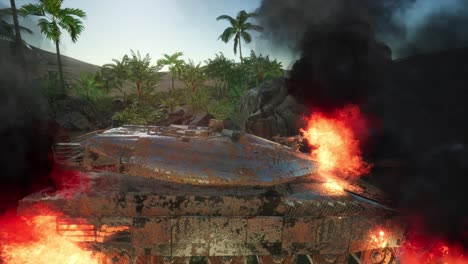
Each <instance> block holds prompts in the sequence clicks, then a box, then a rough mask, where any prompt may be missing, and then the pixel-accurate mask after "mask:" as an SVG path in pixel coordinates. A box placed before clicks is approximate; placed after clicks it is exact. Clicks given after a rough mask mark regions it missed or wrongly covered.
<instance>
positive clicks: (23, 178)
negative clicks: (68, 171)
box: [0, 41, 54, 214]
mask: <svg viewBox="0 0 468 264" xmlns="http://www.w3.org/2000/svg"><path fill="white" fill-rule="evenodd" d="M15 49H17V47H16V46H15V45H14V43H13V42H8V41H0V56H1V58H2V59H1V60H0V120H1V121H0V214H1V213H2V211H5V210H7V209H12V208H14V206H15V204H16V202H17V201H18V200H19V199H20V198H22V197H24V196H26V195H28V194H30V193H32V192H34V191H37V190H39V189H41V188H44V187H46V186H51V184H52V181H51V180H50V179H49V172H50V170H51V167H52V163H51V159H50V156H49V154H50V149H51V144H52V140H53V129H54V127H53V126H51V124H53V123H51V122H50V120H49V118H48V108H47V100H45V98H43V96H42V95H41V93H40V91H41V89H40V88H41V87H40V83H39V82H38V81H34V80H32V76H33V75H32V72H31V68H32V67H31V66H32V65H31V64H33V61H32V60H27V61H28V65H24V64H23V60H22V59H21V58H20V57H19V56H20V55H18V53H17V52H15ZM24 54H25V56H28V54H29V53H28V50H27V49H25V50H24Z"/></svg>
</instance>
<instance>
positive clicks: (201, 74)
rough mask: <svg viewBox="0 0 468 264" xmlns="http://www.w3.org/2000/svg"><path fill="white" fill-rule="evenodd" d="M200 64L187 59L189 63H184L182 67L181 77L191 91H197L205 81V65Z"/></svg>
mask: <svg viewBox="0 0 468 264" xmlns="http://www.w3.org/2000/svg"><path fill="white" fill-rule="evenodd" d="M200 64H201V63H200V62H199V63H198V64H195V62H193V60H189V63H187V64H185V65H184V66H183V69H182V75H181V77H182V78H181V79H182V81H183V82H184V83H185V85H186V86H187V88H188V89H189V91H190V92H192V93H194V92H197V91H198V89H199V88H200V87H201V86H202V84H203V83H204V82H205V81H206V74H205V67H203V66H200Z"/></svg>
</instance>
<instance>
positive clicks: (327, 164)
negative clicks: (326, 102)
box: [301, 106, 371, 177]
mask: <svg viewBox="0 0 468 264" xmlns="http://www.w3.org/2000/svg"><path fill="white" fill-rule="evenodd" d="M366 127H367V126H366V122H365V120H364V118H362V116H361V112H360V110H359V108H358V107H357V106H347V107H345V108H343V109H340V110H338V111H336V112H335V113H333V114H332V115H325V114H324V113H320V112H315V113H313V114H312V116H311V117H310V118H309V119H308V124H307V127H306V128H305V129H302V130H301V132H302V133H303V135H304V137H305V138H306V139H307V141H308V142H309V145H310V146H311V147H312V152H311V155H312V157H313V158H314V159H316V160H317V161H318V163H319V165H318V166H319V168H318V169H319V172H320V173H321V174H324V175H330V174H333V175H338V176H341V177H348V176H353V177H358V176H361V175H363V174H366V173H369V171H370V168H371V166H370V165H369V164H367V163H366V162H364V161H363V160H362V157H361V150H360V148H359V140H358V136H359V135H360V133H364V131H365V130H366Z"/></svg>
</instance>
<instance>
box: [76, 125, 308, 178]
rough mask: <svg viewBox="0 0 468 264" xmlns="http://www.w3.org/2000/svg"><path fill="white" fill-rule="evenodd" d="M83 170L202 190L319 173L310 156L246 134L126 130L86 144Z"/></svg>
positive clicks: (190, 129) (179, 129) (173, 129)
mask: <svg viewBox="0 0 468 264" xmlns="http://www.w3.org/2000/svg"><path fill="white" fill-rule="evenodd" d="M81 144H82V146H83V147H84V150H85V155H84V166H85V168H86V169H88V170H94V171H99V170H106V171H109V170H111V171H112V170H113V171H116V172H120V173H127V174H130V175H134V176H144V177H148V178H155V179H161V180H166V181H171V182H179V183H190V184H203V185H233V186H236V185H239V186H246V185H274V184H278V183H281V182H286V181H289V180H292V179H295V178H298V177H302V176H307V175H310V174H313V173H315V172H316V165H315V162H314V161H313V160H311V158H310V157H309V156H308V155H305V154H302V153H299V152H295V151H292V150H290V149H289V148H287V147H285V146H282V145H280V144H277V143H274V142H272V141H269V140H265V139H262V138H259V137H256V136H254V135H251V134H247V133H240V132H235V131H231V130H222V131H221V132H215V131H212V130H209V129H208V128H205V127H188V126H169V127H147V126H124V127H119V128H113V129H110V130H107V131H104V132H103V133H101V134H97V135H95V136H93V137H91V138H89V139H87V140H85V141H83V142H82V143H81Z"/></svg>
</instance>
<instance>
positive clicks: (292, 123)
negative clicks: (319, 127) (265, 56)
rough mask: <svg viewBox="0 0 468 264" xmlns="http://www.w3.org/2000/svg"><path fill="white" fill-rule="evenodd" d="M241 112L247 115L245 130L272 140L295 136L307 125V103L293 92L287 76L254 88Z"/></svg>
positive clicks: (247, 95) (248, 94)
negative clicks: (288, 86)
mask: <svg viewBox="0 0 468 264" xmlns="http://www.w3.org/2000/svg"><path fill="white" fill-rule="evenodd" d="M241 112H242V114H243V115H245V116H247V118H246V120H245V124H244V129H245V131H246V132H248V133H252V134H254V135H257V136H260V137H264V138H268V139H272V138H273V137H275V136H283V137H286V136H292V135H296V134H298V132H299V129H300V128H303V127H304V126H305V120H304V118H303V116H304V115H307V114H309V110H308V108H307V107H306V106H304V105H302V104H300V103H298V101H297V100H296V98H294V96H292V95H289V94H288V91H287V88H286V86H285V78H278V79H274V80H270V81H267V82H264V83H262V84H260V85H259V86H258V87H255V88H253V89H251V90H250V91H249V92H248V93H247V94H246V96H245V97H244V98H243V99H242V102H241Z"/></svg>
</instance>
